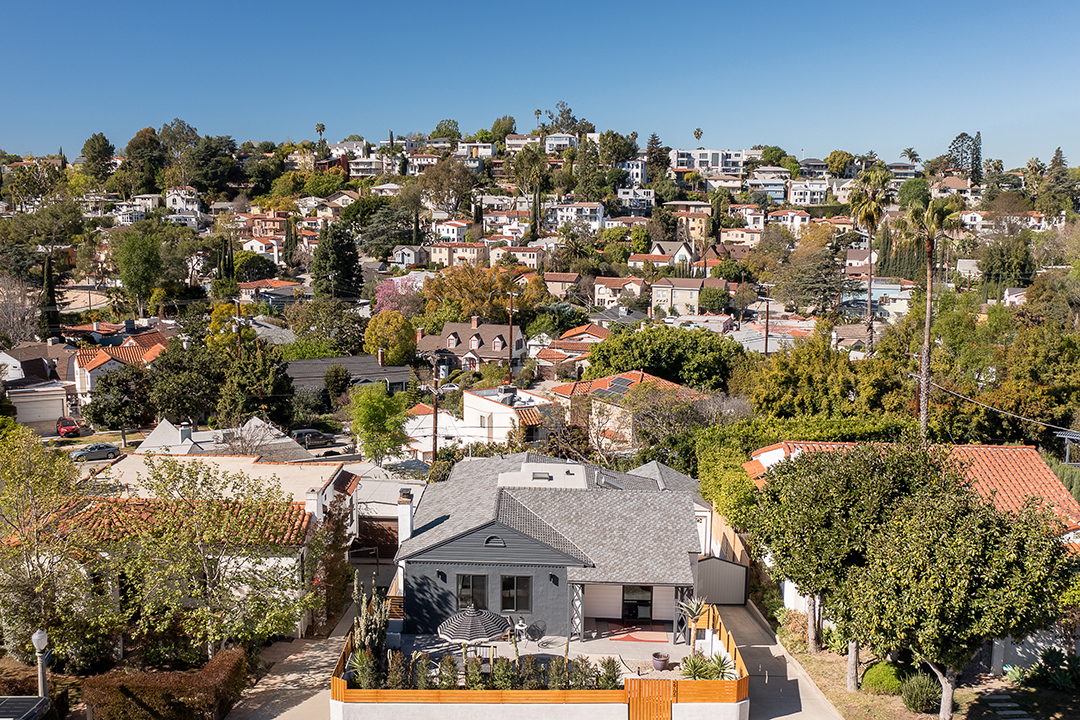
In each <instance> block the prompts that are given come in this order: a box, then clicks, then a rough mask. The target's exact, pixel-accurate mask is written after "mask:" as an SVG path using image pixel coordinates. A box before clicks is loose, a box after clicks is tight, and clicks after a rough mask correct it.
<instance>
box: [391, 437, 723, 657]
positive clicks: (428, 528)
mask: <svg viewBox="0 0 1080 720" xmlns="http://www.w3.org/2000/svg"><path fill="white" fill-rule="evenodd" d="M403 502H404V503H405V505H404V506H403V507H405V508H407V509H409V508H412V505H411V501H410V498H408V497H407V496H406V497H405V499H404V500H403ZM399 522H400V528H401V529H400V530H399V533H398V536H399V538H401V547H400V548H399V550H398V554H397V558H396V559H397V561H398V564H399V566H400V567H401V574H400V576H399V577H400V582H399V587H400V588H402V591H403V594H404V608H405V621H404V631H405V632H407V633H433V632H435V629H436V628H437V627H438V625H439V623H441V622H442V621H443V620H445V619H446V618H448V617H449V616H450V615H452V614H453V613H455V612H457V611H459V610H463V609H465V608H467V607H468V606H469V605H473V606H475V607H478V608H483V609H488V610H492V611H494V612H497V613H501V614H503V615H508V616H510V617H512V618H514V619H515V621H516V619H520V620H521V621H523V622H524V623H525V624H529V625H531V624H533V623H538V624H539V623H542V624H543V626H544V627H545V632H546V634H547V635H562V636H566V637H569V638H571V639H578V640H587V639H590V638H592V637H594V636H595V629H596V624H597V622H598V621H611V622H624V621H625V622H630V623H641V622H648V623H654V624H663V625H664V626H665V627H666V628H667V629H669V630H670V631H671V632H672V634H673V635H674V636H676V637H679V638H681V639H683V640H686V639H688V638H687V636H686V631H687V629H686V627H685V620H684V619H682V616H681V614H680V613H678V611H677V603H678V602H680V601H685V600H687V599H689V598H690V597H691V596H692V595H693V594H694V591H695V583H696V569H697V563H698V557H699V555H700V553H701V551H702V545H701V542H700V540H699V536H698V532H697V528H696V521H695V492H693V491H692V490H689V489H683V488H682V486H681V485H679V486H677V487H673V488H667V487H666V486H665V485H664V484H663V483H662V482H661V481H658V480H656V479H654V478H649V477H644V476H639V475H633V474H630V473H618V472H614V471H610V470H605V469H602V468H599V467H596V466H591V465H582V464H577V463H568V462H565V461H562V460H556V459H554V458H548V457H544V456H541V455H533V454H531V453H519V454H516V455H509V456H499V457H493V458H474V459H470V460H465V461H462V462H459V463H458V464H457V465H455V466H454V469H453V472H452V473H451V475H450V477H449V479H447V480H446V481H444V482H441V483H435V484H433V485H429V486H428V487H427V489H426V491H425V493H424V498H423V500H422V501H421V502H420V503H419V504H418V505H416V506H415V513H409V512H405V513H402V515H401V516H400V521H399ZM641 528H648V532H641ZM628 538H632V541H629V542H628Z"/></svg>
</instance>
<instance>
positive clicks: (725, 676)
mask: <svg viewBox="0 0 1080 720" xmlns="http://www.w3.org/2000/svg"><path fill="white" fill-rule="evenodd" d="M708 663H709V667H710V668H711V670H712V677H713V679H714V680H735V679H737V677H738V675H737V673H736V672H735V662H734V661H733V660H732V659H731V658H729V657H728V656H727V655H722V654H720V653H717V654H715V655H713V656H712V658H711V659H710V660H709V661H708Z"/></svg>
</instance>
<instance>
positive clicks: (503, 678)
mask: <svg viewBox="0 0 1080 720" xmlns="http://www.w3.org/2000/svg"><path fill="white" fill-rule="evenodd" d="M514 675H515V673H514V664H513V663H511V662H510V661H509V660H507V659H506V658H503V657H501V658H496V659H495V664H494V665H492V667H491V686H492V687H493V688H495V689H496V690H513V689H514V685H515V681H516V680H517V678H516V677H515V676H514Z"/></svg>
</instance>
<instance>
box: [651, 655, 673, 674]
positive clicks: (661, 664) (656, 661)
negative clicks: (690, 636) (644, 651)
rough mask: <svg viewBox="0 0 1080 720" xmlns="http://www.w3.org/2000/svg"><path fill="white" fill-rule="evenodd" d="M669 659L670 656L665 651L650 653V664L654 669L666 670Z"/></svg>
mask: <svg viewBox="0 0 1080 720" xmlns="http://www.w3.org/2000/svg"><path fill="white" fill-rule="evenodd" d="M670 659H671V656H670V655H668V654H667V653H665V652H654V653H653V654H652V666H653V668H654V669H656V670H666V669H667V664H668V660H670Z"/></svg>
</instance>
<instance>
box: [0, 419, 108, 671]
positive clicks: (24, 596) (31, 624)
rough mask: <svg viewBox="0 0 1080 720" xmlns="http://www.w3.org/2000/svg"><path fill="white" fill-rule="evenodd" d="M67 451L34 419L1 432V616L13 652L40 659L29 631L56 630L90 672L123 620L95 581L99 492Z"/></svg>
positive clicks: (52, 637) (55, 646)
mask: <svg viewBox="0 0 1080 720" xmlns="http://www.w3.org/2000/svg"><path fill="white" fill-rule="evenodd" d="M81 477H82V475H81V473H80V472H79V471H78V469H76V467H75V466H74V464H73V463H72V462H71V458H70V457H68V455H67V454H66V453H62V452H58V451H57V450H55V449H52V448H48V447H46V446H45V445H43V444H42V442H41V438H40V437H38V436H37V434H35V433H34V432H33V431H31V430H30V429H29V428H27V427H22V426H19V427H15V428H12V429H10V430H9V431H8V432H6V433H4V434H2V435H0V525H2V526H3V527H4V536H5V542H3V543H0V618H2V619H3V626H4V639H5V645H6V647H7V650H8V652H10V653H11V654H12V655H13V656H14V657H15V658H16V659H18V660H20V661H22V662H24V663H31V662H33V657H34V649H33V648H32V647H31V645H30V636H31V635H32V634H33V632H34V631H35V630H37V629H39V628H41V629H44V630H46V631H47V632H48V633H49V644H50V647H51V648H52V651H53V653H54V657H55V660H57V661H59V664H60V665H62V666H64V667H65V668H66V669H67V670H69V671H74V672H86V671H88V670H90V668H91V667H92V666H94V665H97V664H98V663H101V662H103V661H106V660H108V658H109V656H110V655H111V654H112V651H113V650H114V648H115V644H116V635H117V634H118V633H119V630H120V629H121V628H122V627H123V621H122V617H121V615H120V613H119V612H118V611H117V608H116V607H115V603H114V602H113V600H112V597H111V595H110V594H109V593H108V592H107V590H105V589H104V588H103V587H101V586H100V585H98V586H97V587H95V584H94V583H93V582H92V577H93V575H94V574H96V573H102V572H104V570H105V568H104V567H103V562H102V561H101V558H100V556H99V555H98V554H97V553H95V552H94V550H95V548H94V539H93V538H92V537H91V534H90V532H89V530H90V526H89V524H88V523H86V522H81V521H80V520H81V519H82V518H83V514H84V513H85V512H86V511H87V509H88V507H89V506H90V500H89V498H90V497H91V495H92V494H93V493H94V490H93V488H91V487H90V486H89V481H85V480H82V479H81Z"/></svg>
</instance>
